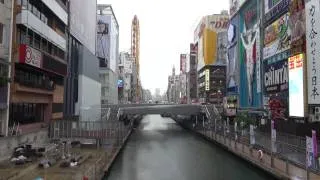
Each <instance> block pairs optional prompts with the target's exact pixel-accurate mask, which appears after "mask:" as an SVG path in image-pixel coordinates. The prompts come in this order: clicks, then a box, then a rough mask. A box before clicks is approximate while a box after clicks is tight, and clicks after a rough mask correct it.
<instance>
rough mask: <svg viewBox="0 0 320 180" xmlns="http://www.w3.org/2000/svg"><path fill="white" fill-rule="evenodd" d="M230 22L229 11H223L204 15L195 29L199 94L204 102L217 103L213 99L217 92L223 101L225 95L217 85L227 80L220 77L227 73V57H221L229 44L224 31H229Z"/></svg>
mask: <svg viewBox="0 0 320 180" xmlns="http://www.w3.org/2000/svg"><path fill="white" fill-rule="evenodd" d="M228 23H229V15H228V12H227V11H222V12H221V14H213V15H209V16H205V17H203V18H202V20H201V21H200V23H199V25H198V26H197V28H196V30H195V34H194V40H195V44H196V46H197V47H198V48H197V50H198V54H197V59H198V61H197V62H198V63H197V64H198V67H197V71H198V82H197V84H198V96H199V99H200V101H201V102H203V103H205V102H206V103H216V101H213V99H216V98H214V97H217V94H218V95H219V97H220V96H221V102H222V97H223V96H224V89H220V88H218V89H217V87H215V86H217V83H218V84H219V87H220V84H224V83H225V80H221V79H220V77H222V76H223V74H224V73H225V68H226V67H225V64H226V59H221V58H220V57H222V55H221V52H222V50H223V48H224V49H225V48H226V46H227V44H226V42H225V41H224V40H225V39H226V33H224V32H226V31H227V28H228ZM223 43H225V44H223ZM219 52H220V53H219ZM217 73H223V74H222V75H220V74H217ZM215 76H216V77H217V78H216V77H215ZM224 76H225V75H224Z"/></svg>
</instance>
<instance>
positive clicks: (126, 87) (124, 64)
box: [118, 52, 135, 103]
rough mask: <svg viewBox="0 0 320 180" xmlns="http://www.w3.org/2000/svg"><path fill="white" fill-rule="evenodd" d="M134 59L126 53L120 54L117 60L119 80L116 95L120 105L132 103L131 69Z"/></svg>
mask: <svg viewBox="0 0 320 180" xmlns="http://www.w3.org/2000/svg"><path fill="white" fill-rule="evenodd" d="M134 61H135V59H134V57H133V56H132V55H131V54H129V53H128V52H120V58H119V65H118V66H119V80H118V93H119V102H120V103H129V102H131V101H132V96H131V94H132V93H131V89H132V88H133V86H132V79H133V78H132V69H133V67H132V66H133V62H134Z"/></svg>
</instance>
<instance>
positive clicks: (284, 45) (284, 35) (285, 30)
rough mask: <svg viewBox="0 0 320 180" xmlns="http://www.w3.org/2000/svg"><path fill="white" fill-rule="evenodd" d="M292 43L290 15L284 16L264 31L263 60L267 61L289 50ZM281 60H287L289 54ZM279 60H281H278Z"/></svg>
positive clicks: (284, 55)
mask: <svg viewBox="0 0 320 180" xmlns="http://www.w3.org/2000/svg"><path fill="white" fill-rule="evenodd" d="M290 42H291V30H290V28H289V13H286V14H284V15H283V16H281V17H280V18H279V19H277V20H276V21H274V22H273V23H272V24H271V25H269V26H268V27H266V28H265V31H264V43H263V44H264V48H263V58H264V59H267V58H270V57H272V56H274V55H277V54H279V53H282V52H284V51H286V50H289V48H290ZM281 56H283V57H280V59H287V58H288V57H286V56H287V53H284V54H282V55H281ZM276 59H279V58H276Z"/></svg>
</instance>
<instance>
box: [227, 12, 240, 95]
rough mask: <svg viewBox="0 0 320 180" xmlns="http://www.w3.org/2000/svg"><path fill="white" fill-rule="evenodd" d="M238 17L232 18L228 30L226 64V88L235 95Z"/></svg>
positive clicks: (237, 85) (237, 65)
mask: <svg viewBox="0 0 320 180" xmlns="http://www.w3.org/2000/svg"><path fill="white" fill-rule="evenodd" d="M238 38H239V16H238V15H237V16H234V17H233V18H232V19H231V21H230V24H229V28H228V45H227V47H228V50H227V52H228V57H227V58H228V63H227V68H228V69H227V88H228V91H229V92H233V93H237V92H238V87H239V63H238V62H239V57H238V45H239V44H238Z"/></svg>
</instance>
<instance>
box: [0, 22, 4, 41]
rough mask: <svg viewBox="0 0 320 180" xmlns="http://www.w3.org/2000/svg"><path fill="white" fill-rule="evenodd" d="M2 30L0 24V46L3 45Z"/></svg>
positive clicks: (0, 24)
mask: <svg viewBox="0 0 320 180" xmlns="http://www.w3.org/2000/svg"><path fill="white" fill-rule="evenodd" d="M3 28H4V25H3V24H2V23H1V22H0V44H3V33H4V32H3Z"/></svg>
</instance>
